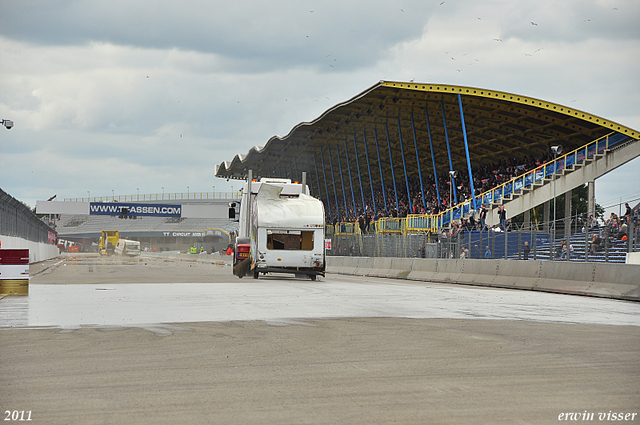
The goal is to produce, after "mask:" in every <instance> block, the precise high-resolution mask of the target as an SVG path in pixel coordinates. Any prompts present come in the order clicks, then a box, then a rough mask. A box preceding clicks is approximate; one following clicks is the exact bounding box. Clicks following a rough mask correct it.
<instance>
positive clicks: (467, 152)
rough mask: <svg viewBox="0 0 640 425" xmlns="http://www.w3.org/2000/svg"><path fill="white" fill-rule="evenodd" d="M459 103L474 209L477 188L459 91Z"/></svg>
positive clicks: (474, 207)
mask: <svg viewBox="0 0 640 425" xmlns="http://www.w3.org/2000/svg"><path fill="white" fill-rule="evenodd" d="M458 103H459V104H460V119H461V121H462V134H463V135H464V151H465V153H466V154H467V168H468V169H469V182H470V183H471V199H472V201H471V202H472V205H473V209H474V210H475V209H476V190H475V188H474V187H473V173H472V172H471V158H470V157H469V143H468V141H467V129H466V127H465V125H464V113H463V112H462V96H460V93H458Z"/></svg>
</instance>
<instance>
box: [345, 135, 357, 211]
mask: <svg viewBox="0 0 640 425" xmlns="http://www.w3.org/2000/svg"><path fill="white" fill-rule="evenodd" d="M344 155H345V156H346V159H347V172H348V173H349V186H351V202H353V214H354V215H355V218H356V220H357V219H358V208H357V207H356V196H355V195H354V193H353V179H352V177H351V162H350V161H349V149H348V148H347V139H346V138H345V139H344Z"/></svg>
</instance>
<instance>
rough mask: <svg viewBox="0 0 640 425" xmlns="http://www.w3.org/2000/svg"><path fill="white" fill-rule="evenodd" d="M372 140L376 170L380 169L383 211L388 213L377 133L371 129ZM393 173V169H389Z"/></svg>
mask: <svg viewBox="0 0 640 425" xmlns="http://www.w3.org/2000/svg"><path fill="white" fill-rule="evenodd" d="M373 138H374V139H375V140H376V152H378V168H379V169H380V186H382V199H383V200H384V210H385V211H386V212H389V206H388V205H387V194H386V191H385V190H384V176H383V175H382V160H381V159H380V145H379V144H378V131H377V130H376V129H375V128H374V129H373ZM391 170H392V171H393V168H392V169H391Z"/></svg>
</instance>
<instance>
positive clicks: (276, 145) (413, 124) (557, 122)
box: [216, 81, 640, 180]
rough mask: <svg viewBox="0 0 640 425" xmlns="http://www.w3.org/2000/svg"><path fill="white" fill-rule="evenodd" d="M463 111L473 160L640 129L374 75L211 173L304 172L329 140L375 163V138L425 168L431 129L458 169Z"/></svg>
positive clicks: (501, 96) (385, 163) (524, 100)
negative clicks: (286, 131) (372, 81)
mask: <svg viewBox="0 0 640 425" xmlns="http://www.w3.org/2000/svg"><path fill="white" fill-rule="evenodd" d="M459 99H460V101H459ZM460 102H461V104H462V109H463V114H462V115H461V113H460V109H461V107H460ZM427 117H428V118H427ZM462 118H464V125H465V129H466V135H467V139H468V145H469V154H470V158H471V164H472V166H474V167H477V166H482V165H485V164H490V163H494V162H496V161H499V160H504V159H510V158H514V157H515V158H522V157H525V156H529V155H531V156H534V157H540V156H542V155H544V154H545V153H546V152H547V151H548V146H549V145H552V144H561V145H562V146H563V147H564V150H565V151H568V150H571V149H575V148H578V147H580V146H582V145H585V144H586V143H588V142H591V141H593V140H595V139H597V138H600V137H603V136H606V135H608V134H611V133H621V134H624V135H626V136H629V137H632V138H634V139H638V138H639V136H640V134H639V132H638V131H636V130H633V129H631V128H628V127H625V126H623V125H621V124H618V123H615V122H612V121H610V120H608V119H604V118H601V117H598V116H595V115H592V114H589V113H587V112H583V111H579V110H577V109H574V108H570V107H567V106H563V105H559V104H556V103H552V102H547V101H544V100H540V99H535V98H532V97H527V96H522V95H517V94H512V93H506V92H501V91H496V90H486V89H481V88H475V87H463V86H453V85H446V84H418V83H413V82H394V81H380V82H379V83H377V84H375V85H374V86H372V87H370V88H369V89H367V90H365V91H363V92H362V93H360V94H358V95H356V96H354V97H353V98H351V99H349V100H347V101H345V102H342V103H339V104H337V105H335V106H334V107H332V108H330V109H328V110H327V111H326V112H324V113H323V114H322V115H321V116H320V117H318V118H317V119H315V120H314V121H311V122H302V123H300V124H298V125H296V126H295V127H294V128H293V129H292V130H291V131H290V132H289V134H288V135H287V136H285V137H282V138H281V137H278V136H274V137H272V138H271V139H269V141H268V142H267V143H266V145H265V146H264V147H257V146H255V147H253V148H252V149H251V150H249V152H248V153H247V154H246V155H236V156H235V158H234V159H233V160H232V161H231V162H228V161H225V162H223V163H222V164H220V165H219V166H217V167H216V176H217V177H223V178H234V179H244V178H246V175H247V171H248V170H253V175H254V176H256V177H261V176H278V177H281V176H283V175H282V174H283V172H284V173H285V174H289V170H294V171H295V172H296V173H297V172H298V171H303V170H306V171H310V170H311V169H312V168H311V167H312V166H311V164H313V163H315V164H317V165H318V166H321V164H319V163H320V161H321V157H320V153H321V152H323V154H324V158H325V162H326V163H325V164H324V165H325V169H328V167H329V164H328V161H329V159H328V157H327V154H328V153H329V152H328V150H327V149H326V148H327V147H328V148H330V149H331V150H333V152H334V153H335V148H336V147H337V149H339V151H340V152H341V154H340V156H342V157H343V158H344V155H345V152H344V151H345V149H346V154H347V156H348V157H349V158H350V160H351V161H354V158H355V157H356V154H357V157H358V163H359V164H366V162H365V161H366V160H367V158H366V156H367V155H368V157H369V160H370V161H371V163H374V164H377V152H376V138H377V142H378V143H379V149H380V151H381V152H383V153H384V152H388V151H389V150H391V151H392V152H393V154H392V159H393V163H394V168H396V167H398V165H396V164H400V166H401V164H402V156H401V152H403V153H404V156H405V158H406V160H407V161H408V162H409V163H411V164H415V163H416V162H415V161H416V146H417V150H418V155H419V157H420V163H421V164H427V165H426V166H425V165H422V169H423V172H426V173H430V172H431V171H432V168H430V167H431V147H430V143H429V135H430V136H431V142H432V144H433V151H434V157H435V162H436V165H437V167H438V168H439V169H441V170H448V166H449V164H448V162H449V159H448V155H447V143H446V138H447V137H448V139H449V143H450V146H451V155H452V161H453V168H454V169H458V170H464V169H466V156H465V150H464V133H463V131H462ZM427 120H428V121H427ZM445 122H446V125H445ZM414 130H415V132H414ZM414 138H415V139H414ZM401 143H402V144H401ZM314 155H315V156H314ZM396 155H397V157H396ZM385 158H386V160H385ZM389 159H390V158H389V154H388V153H386V154H383V158H382V160H381V164H380V165H381V166H382V168H383V170H386V171H388V170H389V169H390V165H389V163H390V161H389ZM334 161H335V159H334ZM343 161H344V159H343ZM396 161H397V162H396ZM334 166H336V164H335V163H334ZM407 172H408V174H409V176H417V173H418V171H417V169H416V167H414V166H411V167H410V166H407ZM312 175H313V174H312ZM373 179H374V180H376V177H374V178H373ZM378 179H379V178H378Z"/></svg>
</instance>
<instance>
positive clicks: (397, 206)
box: [384, 123, 400, 211]
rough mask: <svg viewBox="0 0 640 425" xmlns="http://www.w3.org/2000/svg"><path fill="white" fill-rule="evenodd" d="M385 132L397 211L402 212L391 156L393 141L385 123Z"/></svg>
mask: <svg viewBox="0 0 640 425" xmlns="http://www.w3.org/2000/svg"><path fill="white" fill-rule="evenodd" d="M384 130H385V132H386V133H387V145H389V163H390V164H391V177H392V178H393V192H394V193H395V194H396V211H398V210H400V202H398V188H397V187H396V173H395V172H394V171H393V156H391V139H389V126H388V125H387V123H384Z"/></svg>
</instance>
